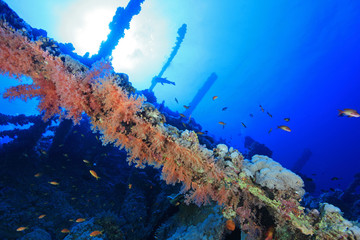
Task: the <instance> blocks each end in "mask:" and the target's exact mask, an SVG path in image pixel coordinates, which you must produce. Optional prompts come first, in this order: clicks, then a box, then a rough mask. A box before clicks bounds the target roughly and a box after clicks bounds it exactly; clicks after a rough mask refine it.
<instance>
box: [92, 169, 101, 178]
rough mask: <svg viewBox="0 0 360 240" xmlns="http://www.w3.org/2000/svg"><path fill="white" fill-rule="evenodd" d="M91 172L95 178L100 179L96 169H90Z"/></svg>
mask: <svg viewBox="0 0 360 240" xmlns="http://www.w3.org/2000/svg"><path fill="white" fill-rule="evenodd" d="M90 174H91V175H92V176H93V177H94V178H96V180H99V178H100V177H99V176H98V175H97V173H96V172H95V171H94V170H90Z"/></svg>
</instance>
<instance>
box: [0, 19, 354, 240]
mask: <svg viewBox="0 0 360 240" xmlns="http://www.w3.org/2000/svg"><path fill="white" fill-rule="evenodd" d="M0 73H2V74H9V75H10V76H18V77H20V76H22V75H26V76H30V77H31V78H32V80H33V84H29V85H25V84H23V85H19V86H17V87H12V88H10V89H8V90H7V92H5V93H4V97H7V98H10V99H12V98H16V97H19V98H21V99H23V100H27V99H29V98H34V97H35V98H39V100H40V103H39V106H38V108H39V110H40V111H41V112H44V120H46V119H48V118H50V117H52V116H54V115H60V116H61V117H65V118H69V119H72V120H73V121H74V122H75V123H78V122H79V120H80V118H81V114H82V113H86V114H87V115H88V116H90V118H91V122H92V127H93V129H94V130H98V131H100V132H101V133H102V134H103V139H102V140H103V142H104V143H114V144H115V145H116V146H119V147H125V148H126V149H127V150H128V152H129V155H130V158H129V161H130V163H135V164H136V166H137V167H144V165H145V164H150V165H154V166H155V167H161V166H162V175H163V178H164V180H165V181H166V182H167V183H168V184H170V183H171V184H174V183H176V182H182V183H183V184H184V188H183V192H187V191H189V192H188V194H187V195H186V196H187V199H186V201H187V202H195V203H196V204H197V205H201V204H206V203H208V202H209V201H210V199H212V200H214V201H216V202H217V203H218V204H220V205H222V206H223V207H224V211H223V214H224V216H225V217H227V218H235V217H236V215H237V216H238V217H241V218H240V219H239V218H238V222H240V223H241V225H242V226H241V227H242V229H243V230H246V229H247V230H249V231H251V230H252V229H257V230H260V232H264V231H265V230H266V229H264V227H263V228H261V227H259V226H264V225H261V224H260V221H259V220H257V219H259V215H260V214H262V213H261V212H264V211H260V209H261V207H266V209H267V211H265V212H266V213H267V217H268V218H270V219H271V221H272V222H273V223H275V224H276V232H279V234H281V231H282V232H286V231H287V232H288V233H287V234H288V236H290V238H288V239H295V237H296V239H310V235H313V236H316V237H319V236H321V237H322V239H333V238H326V237H327V236H330V237H333V236H337V234H343V235H346V236H349V239H354V238H350V237H351V236H352V232H351V231H348V230H346V231H345V230H344V231H342V232H341V231H340V230H338V229H340V228H328V224H331V223H332V222H331V223H328V222H324V221H330V220H329V219H330V218H326V219H325V220H324V221H322V220H321V221H320V220H319V221H318V223H317V226H316V227H314V226H312V225H311V223H312V224H314V222H313V221H312V220H311V219H310V217H309V216H307V215H305V214H304V211H303V209H302V208H301V207H300V205H299V201H298V199H295V196H296V195H292V194H290V193H286V194H280V195H279V194H275V193H271V194H269V193H267V192H265V190H264V189H263V188H262V187H261V186H259V185H257V184H256V183H254V182H253V180H252V179H251V178H250V177H249V176H248V175H246V174H245V173H244V172H243V170H242V166H241V165H242V160H243V159H242V155H241V154H239V153H238V152H237V151H236V150H233V151H232V152H231V155H232V156H231V157H230V156H226V158H227V159H226V160H227V161H225V157H224V156H223V157H220V158H218V159H217V161H215V160H214V158H215V157H214V156H215V155H216V153H215V152H213V151H211V150H208V149H206V148H204V147H202V146H200V145H199V142H198V140H197V136H196V134H195V133H194V132H189V131H184V132H183V133H181V134H180V133H179V131H178V130H177V129H176V128H174V127H170V126H168V127H165V126H164V125H163V124H162V123H161V122H160V121H157V120H156V116H157V114H156V109H153V112H149V111H146V110H145V108H144V107H143V101H144V100H143V98H141V97H135V96H129V94H128V93H127V92H126V91H124V90H123V89H122V88H121V87H119V84H118V83H119V81H120V79H119V77H118V75H116V74H115V73H114V72H113V70H112V67H111V65H110V64H109V63H108V62H105V61H103V62H99V63H97V64H95V65H94V66H93V68H92V69H91V70H88V71H87V72H84V71H79V70H78V69H76V66H70V65H68V63H66V62H65V63H64V62H63V61H62V60H61V59H60V58H58V57H54V56H51V55H49V54H48V53H47V52H45V51H43V50H42V49H41V43H34V42H31V41H29V40H28V39H27V38H26V37H24V36H22V35H21V34H20V33H19V32H16V31H14V30H13V29H11V28H10V27H9V26H7V25H6V24H4V23H1V22H0ZM154 119H155V121H154ZM274 196H275V197H274ZM282 196H287V197H284V198H283V197H282ZM289 196H291V197H289ZM340 217H341V216H340ZM332 219H334V218H332ZM338 219H340V218H339V217H337V218H336V221H337V222H336V224H339V223H338V222H341V221H342V220H341V219H340V220H338ZM331 221H332V220H331ZM334 221H335V220H334ZM289 223H290V224H289ZM284 229H285V230H284ZM333 229H336V230H333ZM299 230H300V231H299ZM262 236H264V235H263V234H262ZM276 236H278V238H279V239H283V238H280V236H281V235H276ZM324 236H325V238H324Z"/></svg>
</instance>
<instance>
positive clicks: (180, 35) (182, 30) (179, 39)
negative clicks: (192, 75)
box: [149, 24, 186, 91]
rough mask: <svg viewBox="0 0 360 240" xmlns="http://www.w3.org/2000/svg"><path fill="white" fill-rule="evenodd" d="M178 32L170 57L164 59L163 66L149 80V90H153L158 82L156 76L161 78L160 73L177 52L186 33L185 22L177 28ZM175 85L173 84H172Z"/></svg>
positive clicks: (162, 72)
mask: <svg viewBox="0 0 360 240" xmlns="http://www.w3.org/2000/svg"><path fill="white" fill-rule="evenodd" d="M177 33H178V37H177V38H176V44H175V47H173V50H172V52H171V54H170V57H169V58H168V60H167V61H166V63H165V64H164V66H163V67H162V69H161V71H160V73H159V74H158V75H157V76H155V77H154V78H153V79H152V81H151V86H150V88H149V90H150V91H153V89H154V87H155V86H156V84H157V83H158V82H157V81H156V79H157V78H161V77H162V75H163V74H164V72H165V70H166V69H167V68H168V67H169V66H170V63H171V62H172V60H173V59H174V57H175V56H176V54H177V52H178V51H179V48H180V45H181V43H182V42H183V40H184V38H185V34H186V24H183V25H182V26H181V27H180V28H179V30H178V31H177ZM174 85H175V84H174Z"/></svg>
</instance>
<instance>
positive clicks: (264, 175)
mask: <svg viewBox="0 0 360 240" xmlns="http://www.w3.org/2000/svg"><path fill="white" fill-rule="evenodd" d="M244 172H246V174H247V175H248V176H249V177H251V178H253V179H254V181H255V182H256V183H257V184H259V185H261V186H263V187H267V188H269V189H274V190H277V191H285V192H286V194H292V195H294V197H295V196H296V197H297V198H298V199H300V198H301V197H302V196H303V195H304V194H305V190H304V189H303V187H304V182H303V180H302V179H301V178H300V177H299V176H298V175H296V174H295V173H293V172H291V171H290V170H287V169H285V168H283V167H282V166H281V165H280V163H278V162H275V161H273V160H272V159H271V158H269V157H266V156H261V155H255V156H253V157H252V159H251V161H249V160H245V161H244Z"/></svg>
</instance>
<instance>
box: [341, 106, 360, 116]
mask: <svg viewBox="0 0 360 240" xmlns="http://www.w3.org/2000/svg"><path fill="white" fill-rule="evenodd" d="M338 111H339V116H348V117H360V114H359V113H358V112H357V111H356V110H354V109H350V108H345V109H344V110H338Z"/></svg>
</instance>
